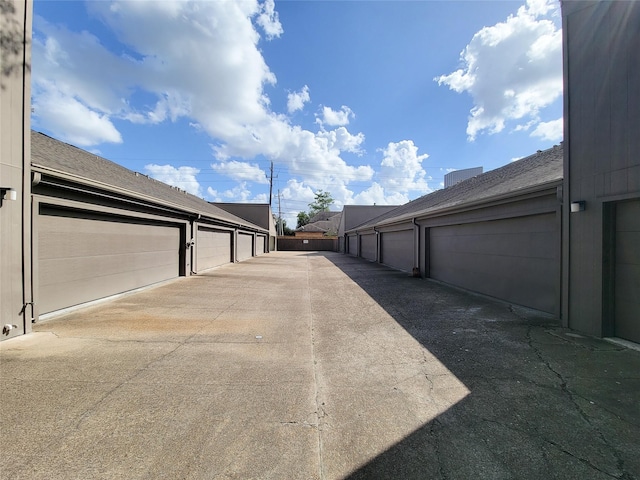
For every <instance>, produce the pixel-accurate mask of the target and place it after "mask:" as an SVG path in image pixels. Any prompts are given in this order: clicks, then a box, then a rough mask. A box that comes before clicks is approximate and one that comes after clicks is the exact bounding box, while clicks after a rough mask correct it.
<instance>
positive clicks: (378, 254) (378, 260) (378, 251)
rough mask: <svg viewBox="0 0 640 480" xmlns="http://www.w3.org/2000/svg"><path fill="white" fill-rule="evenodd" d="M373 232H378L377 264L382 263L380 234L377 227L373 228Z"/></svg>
mask: <svg viewBox="0 0 640 480" xmlns="http://www.w3.org/2000/svg"><path fill="white" fill-rule="evenodd" d="M373 231H374V232H376V263H381V262H382V258H381V255H380V232H379V231H378V228H377V227H373Z"/></svg>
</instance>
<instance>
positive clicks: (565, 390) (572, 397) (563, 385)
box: [514, 312, 626, 478]
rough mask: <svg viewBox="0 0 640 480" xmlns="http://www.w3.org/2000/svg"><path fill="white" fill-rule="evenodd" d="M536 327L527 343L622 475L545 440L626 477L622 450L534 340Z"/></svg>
mask: <svg viewBox="0 0 640 480" xmlns="http://www.w3.org/2000/svg"><path fill="white" fill-rule="evenodd" d="M514 314H516V315H517V313H515V312H514ZM534 328H535V327H534V326H533V325H529V326H528V328H527V334H526V339H527V345H528V346H529V348H531V349H532V350H533V352H534V353H535V355H536V356H537V357H538V359H539V360H540V361H541V362H542V363H543V364H544V365H545V367H546V368H547V369H548V370H549V371H550V372H551V373H553V374H554V375H555V376H556V377H557V378H558V380H559V381H560V390H561V391H562V392H563V393H564V394H565V396H566V398H568V399H569V401H570V402H571V404H572V405H573V407H574V409H575V410H576V412H578V414H579V415H580V417H581V418H582V419H583V420H584V421H585V423H586V424H587V425H589V427H590V428H591V429H592V430H593V431H594V432H595V433H596V434H597V436H598V437H599V438H600V440H601V441H602V443H603V444H604V445H605V446H606V447H607V448H608V449H609V452H610V453H611V455H613V457H614V458H615V459H616V463H617V467H618V470H619V471H620V472H621V476H615V475H611V474H610V473H608V472H605V471H603V470H601V469H599V468H598V467H596V466H595V465H593V464H591V462H589V461H588V460H586V459H581V458H580V457H577V456H575V455H573V454H571V453H570V452H568V451H566V450H565V449H564V448H563V447H561V446H560V445H559V444H556V443H555V442H553V441H551V440H548V439H545V441H547V442H548V443H550V444H552V445H554V446H556V447H557V448H559V449H560V450H562V451H563V452H565V453H567V454H568V455H571V456H572V457H574V458H577V459H579V460H581V461H583V462H584V463H586V464H587V465H589V466H590V467H591V468H593V469H595V470H597V471H599V472H602V473H605V474H607V475H609V476H611V477H612V478H624V475H626V472H625V469H624V459H623V458H622V456H621V454H620V451H619V450H618V449H616V448H615V447H614V446H613V445H612V444H611V442H609V440H608V439H607V437H606V436H605V434H604V433H603V432H602V431H601V430H600V429H599V428H598V427H597V426H596V425H594V424H593V423H592V422H591V418H590V417H589V415H588V414H587V412H585V411H584V409H583V408H582V407H581V406H580V405H579V403H578V402H577V401H576V397H577V398H581V399H583V400H585V399H584V398H583V397H581V396H580V395H578V394H576V393H574V392H572V391H571V389H570V388H569V386H568V385H567V380H566V379H565V378H564V376H563V375H562V374H561V373H560V372H559V371H557V370H556V369H555V368H553V367H552V366H551V363H550V362H549V361H548V360H547V359H546V358H545V357H544V355H543V353H542V351H541V350H540V349H539V348H538V347H537V346H536V345H535V342H534V340H533V337H532V336H531V332H532V330H533V329H534Z"/></svg>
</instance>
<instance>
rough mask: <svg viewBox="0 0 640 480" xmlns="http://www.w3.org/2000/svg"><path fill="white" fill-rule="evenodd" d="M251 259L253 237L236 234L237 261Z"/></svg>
mask: <svg viewBox="0 0 640 480" xmlns="http://www.w3.org/2000/svg"><path fill="white" fill-rule="evenodd" d="M251 257H253V235H248V234H246V233H238V261H239V262H242V261H243V260H247V259H248V258H251Z"/></svg>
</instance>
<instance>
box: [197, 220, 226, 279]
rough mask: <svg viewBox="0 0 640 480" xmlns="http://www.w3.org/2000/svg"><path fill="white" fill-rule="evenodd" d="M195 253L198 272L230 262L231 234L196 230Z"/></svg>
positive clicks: (202, 229)
mask: <svg viewBox="0 0 640 480" xmlns="http://www.w3.org/2000/svg"><path fill="white" fill-rule="evenodd" d="M196 252H197V253H196V268H197V271H198V272H201V271H203V270H206V269H208V268H213V267H217V266H220V265H224V264H225V263H229V262H231V232H228V231H223V230H213V229H209V228H203V227H200V228H198V238H197V242H196Z"/></svg>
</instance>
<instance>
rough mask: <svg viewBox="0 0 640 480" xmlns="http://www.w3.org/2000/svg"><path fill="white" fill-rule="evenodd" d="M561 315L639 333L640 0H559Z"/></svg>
mask: <svg viewBox="0 0 640 480" xmlns="http://www.w3.org/2000/svg"><path fill="white" fill-rule="evenodd" d="M562 17H563V28H562V31H563V37H564V95H565V96H564V121H565V127H564V128H565V158H564V177H565V198H566V202H565V205H564V218H565V222H564V228H563V247H564V255H563V271H564V278H563V286H564V289H563V290H564V291H563V309H562V312H563V318H564V319H565V323H566V324H567V326H569V327H571V328H573V329H576V330H580V331H583V332H586V333H589V334H592V335H597V336H615V337H619V338H622V339H626V340H631V341H633V342H640V134H639V133H640V60H639V58H640V57H639V55H640V54H639V52H640V2H635V1H601V2H592V1H583V0H580V1H566V0H565V1H563V2H562Z"/></svg>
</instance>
